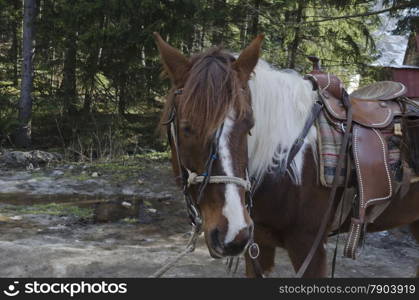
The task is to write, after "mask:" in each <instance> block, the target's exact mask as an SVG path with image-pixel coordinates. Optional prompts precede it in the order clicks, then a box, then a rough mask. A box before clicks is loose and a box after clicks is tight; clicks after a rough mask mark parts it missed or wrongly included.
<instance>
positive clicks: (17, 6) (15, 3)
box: [10, 1, 21, 88]
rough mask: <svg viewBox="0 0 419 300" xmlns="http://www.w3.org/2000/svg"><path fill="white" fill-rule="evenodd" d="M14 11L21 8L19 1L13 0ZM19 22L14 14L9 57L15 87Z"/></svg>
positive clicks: (17, 66)
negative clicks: (11, 63)
mask: <svg viewBox="0 0 419 300" xmlns="http://www.w3.org/2000/svg"><path fill="white" fill-rule="evenodd" d="M13 8H14V11H15V12H17V11H19V10H20V9H21V3H20V1H13ZM20 25H21V23H20V22H19V21H18V18H17V17H16V16H14V18H13V22H12V27H13V29H12V30H13V33H12V47H11V49H10V55H11V59H12V61H13V70H12V72H13V85H14V86H15V87H16V88H17V87H18V84H19V82H18V81H19V71H18V69H19V28H20Z"/></svg>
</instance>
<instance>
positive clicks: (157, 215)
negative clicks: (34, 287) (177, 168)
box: [0, 161, 419, 277]
mask: <svg viewBox="0 0 419 300" xmlns="http://www.w3.org/2000/svg"><path fill="white" fill-rule="evenodd" d="M105 169H106V168H104V169H100V168H99V167H98V166H87V167H86V166H76V167H75V168H71V167H69V166H66V167H62V166H61V167H54V168H52V169H48V170H38V171H30V172H29V171H27V170H21V171H16V170H0V187H3V188H1V189H0V253H1V260H0V276H1V277H148V276H150V275H151V274H152V273H153V272H154V271H156V270H157V269H158V268H159V267H160V266H161V265H162V264H163V263H164V262H165V261H166V259H168V258H170V257H173V256H175V255H176V254H177V253H179V252H181V251H182V250H183V249H184V246H185V243H186V241H187V239H188V236H189V234H188V230H189V225H188V224H187V219H186V215H185V210H184V204H183V202H182V199H181V197H180V194H179V192H178V191H177V189H176V187H175V186H174V184H173V179H172V177H171V173H170V168H169V166H168V164H167V162H163V163H162V162H154V161H147V162H146V163H145V164H143V165H142V166H141V168H138V169H134V170H131V171H132V172H133V173H132V174H134V175H132V176H129V177H127V178H125V177H124V178H119V179H120V180H119V181H118V180H117V181H112V180H111V179H112V178H111V177H112V176H115V174H125V173H124V172H125V171H126V170H125V169H123V168H121V169H118V170H115V168H112V170H111V171H109V170H108V171H106V170H105ZM108 169H109V168H108ZM81 170H87V171H86V174H87V175H88V176H90V177H92V178H88V179H86V178H76V177H75V175H74V174H77V172H82V171H81ZM54 172H55V173H54ZM95 172H98V173H101V174H100V176H99V177H98V178H97V176H91V175H94V173H95ZM53 174H55V175H53ZM56 174H59V176H56ZM68 174H71V176H70V177H69V176H67V175H68ZM4 187H7V188H4ZM54 187H55V189H56V190H58V191H59V193H58V194H54V189H53V188H54ZM95 187H96V188H95ZM101 189H102V190H104V191H105V192H106V197H105V196H104V193H95V191H96V190H101ZM105 200H106V201H105ZM109 201H110V202H109ZM51 202H58V203H66V202H67V204H68V203H70V204H71V205H73V204H74V203H77V202H80V203H81V202H84V203H87V207H88V209H90V210H89V211H90V212H93V214H94V216H90V215H89V216H85V215H83V214H81V213H80V212H78V211H76V212H74V213H73V212H71V213H68V212H67V210H64V211H63V212H60V211H58V212H56V211H54V213H51V211H48V210H46V211H43V210H42V209H41V208H40V207H38V208H37V209H27V208H28V207H29V208H31V207H32V208H33V207H36V206H33V205H34V204H35V205H36V204H38V203H44V204H45V203H51ZM102 202H106V203H112V205H111V206H110V207H105V208H103V207H102V206H101V203H102ZM92 203H93V204H92ZM98 203H99V204H98ZM120 204H121V205H122V206H118V205H120ZM79 206H80V207H83V205H79ZM23 207H24V208H25V209H23ZM85 207H86V205H85ZM115 207H119V209H120V210H122V212H119V213H118V214H120V218H119V219H118V215H116V216H115V215H112V213H109V211H112V212H113V213H114V212H115ZM121 207H125V208H121ZM124 209H127V212H124ZM129 210H131V211H132V210H134V211H137V210H139V211H140V212H139V213H138V214H132V213H130V212H129ZM66 212H67V213H66ZM99 213H100V214H101V217H100V218H99V221H101V222H98V216H97V215H98V214H99ZM106 218H109V220H106ZM103 221H107V222H103ZM344 240H345V236H342V237H341V241H344ZM341 248H342V245H340V249H339V252H338V253H339V254H338V259H337V266H336V277H413V276H414V274H415V273H416V266H417V264H419V246H418V245H417V244H416V242H415V241H414V240H413V238H412V237H411V236H410V234H409V233H408V231H407V230H406V229H395V230H392V231H385V232H380V233H374V234H368V236H367V238H366V243H365V246H364V249H363V252H362V255H361V256H360V257H359V258H358V259H357V260H356V261H353V260H350V259H345V258H343V257H342V256H341V253H342V249H341ZM333 249H334V240H330V242H329V245H328V251H329V259H331V257H332V252H333ZM276 262H277V263H276V267H275V271H274V272H273V273H272V274H271V276H272V277H292V276H293V275H294V272H293V270H292V267H291V265H290V262H289V259H288V257H287V254H286V252H285V251H283V250H281V249H278V252H277V257H276ZM243 265H244V262H243V260H242V261H241V263H240V266H239V270H238V272H237V274H236V275H235V276H236V277H242V276H244V267H243ZM165 276H166V277H230V276H232V275H229V274H227V273H226V268H225V260H216V259H212V258H211V257H210V256H209V254H208V250H207V248H206V245H205V244H204V242H203V239H202V238H201V239H200V240H199V243H198V247H197V249H196V251H195V252H194V253H192V254H190V255H188V256H186V257H185V258H183V259H182V260H181V261H180V262H179V263H178V264H177V265H176V266H175V267H174V268H173V269H171V270H170V271H169V272H167V273H166V275H165Z"/></svg>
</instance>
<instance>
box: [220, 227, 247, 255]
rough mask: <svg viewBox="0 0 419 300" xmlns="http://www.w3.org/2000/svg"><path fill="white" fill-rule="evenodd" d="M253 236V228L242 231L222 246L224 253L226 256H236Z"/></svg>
mask: <svg viewBox="0 0 419 300" xmlns="http://www.w3.org/2000/svg"><path fill="white" fill-rule="evenodd" d="M252 234H253V226H248V227H246V228H244V229H242V230H241V231H240V232H239V233H238V234H237V235H236V237H235V238H234V240H232V241H231V242H229V243H227V244H225V245H224V252H225V254H227V255H238V254H240V253H241V252H242V251H243V250H244V249H245V248H246V245H247V244H248V243H249V241H250V239H251V237H252Z"/></svg>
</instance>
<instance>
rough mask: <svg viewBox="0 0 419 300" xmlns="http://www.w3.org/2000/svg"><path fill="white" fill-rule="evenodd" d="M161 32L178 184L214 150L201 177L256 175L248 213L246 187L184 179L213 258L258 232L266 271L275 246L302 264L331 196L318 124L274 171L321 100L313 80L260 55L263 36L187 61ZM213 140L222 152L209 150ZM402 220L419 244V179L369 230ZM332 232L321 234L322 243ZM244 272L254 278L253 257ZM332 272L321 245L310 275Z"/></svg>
mask: <svg viewBox="0 0 419 300" xmlns="http://www.w3.org/2000/svg"><path fill="white" fill-rule="evenodd" d="M155 37H156V43H157V46H158V49H159V51H160V55H161V59H162V63H163V65H164V68H165V71H166V72H167V74H168V75H169V77H170V79H171V81H172V89H171V91H170V94H169V96H168V99H167V101H166V105H165V110H164V113H163V117H162V120H163V121H167V120H168V119H172V121H173V123H174V124H175V126H174V128H175V129H176V132H174V133H173V134H175V141H174V142H175V143H173V136H172V143H171V150H172V164H173V169H174V172H175V174H176V176H177V179H178V183H179V184H182V177H185V176H186V177H188V176H190V175H191V174H205V173H206V172H207V171H208V167H207V166H208V157H212V158H210V160H212V162H211V163H212V167H211V169H210V173H211V174H205V175H211V176H220V177H225V178H227V177H228V178H241V179H242V180H243V181H246V180H247V178H248V175H249V176H250V177H252V178H254V179H255V183H256V191H255V193H254V197H253V202H254V206H253V208H252V211H251V216H250V215H249V213H248V211H247V209H246V189H245V185H241V184H237V183H235V182H234V181H223V182H221V183H217V184H215V183H214V184H213V183H211V182H209V183H208V184H206V185H205V186H204V190H200V187H201V186H199V185H186V184H185V183H184V185H185V189H186V190H187V191H188V194H189V195H191V198H192V201H194V203H195V205H196V204H197V203H196V201H198V200H199V206H198V209H199V212H200V215H202V220H203V224H202V227H203V231H204V234H205V240H206V243H207V246H208V249H209V252H210V254H211V255H212V256H213V257H216V258H221V257H225V256H234V255H239V254H241V253H243V251H244V250H245V249H246V247H247V246H248V244H249V243H250V242H251V241H252V238H253V239H254V241H255V242H256V243H257V244H258V245H259V247H260V255H259V257H258V261H259V264H260V266H261V268H262V270H263V273H264V274H267V273H269V271H271V270H272V268H273V266H274V256H275V248H276V247H284V248H285V249H286V250H287V251H288V254H289V256H290V259H291V262H292V264H293V266H294V269H295V270H298V269H299V268H300V266H301V264H302V263H303V261H304V259H305V258H306V256H307V254H308V252H309V250H310V248H311V246H312V244H313V241H314V240H315V236H316V234H317V232H318V231H319V227H320V223H321V220H322V217H323V216H324V214H325V211H326V209H327V202H328V196H329V193H330V189H327V188H325V187H322V186H321V185H319V183H318V179H317V178H318V170H317V159H316V157H317V152H316V149H317V131H316V129H315V128H314V126H313V128H311V129H310V131H309V133H308V135H307V137H306V138H305V141H304V145H303V147H302V148H301V150H300V151H299V153H298V154H297V155H296V157H295V158H294V162H293V164H292V165H291V166H292V167H291V170H290V172H287V173H286V174H285V175H283V176H280V175H279V174H278V172H277V170H278V169H280V168H281V166H283V164H284V163H285V162H286V161H287V158H288V155H289V151H290V148H291V146H292V145H293V143H294V142H295V140H296V139H297V138H298V136H299V134H300V133H301V131H302V130H303V127H304V124H305V121H306V119H307V118H308V117H309V115H310V113H311V107H312V105H313V103H314V102H315V100H316V97H317V94H316V93H314V92H313V91H312V85H311V83H310V82H309V81H307V80H304V79H303V78H302V77H301V76H300V75H298V74H297V73H295V72H285V71H278V70H275V69H273V68H271V67H270V66H269V65H268V64H267V63H266V62H264V61H262V60H259V54H260V48H261V43H262V40H263V35H259V36H258V37H256V38H255V39H254V40H253V42H252V43H251V44H250V45H249V46H248V47H247V48H246V49H244V50H243V51H242V53H241V54H240V55H239V56H238V58H236V57H235V56H234V55H232V54H230V53H227V52H225V51H223V50H221V49H219V48H213V49H210V50H208V51H207V52H204V53H201V54H197V55H195V56H192V57H191V58H186V57H185V56H184V55H182V54H181V53H180V52H179V51H178V50H176V49H175V48H173V47H172V46H170V45H169V44H167V43H166V42H165V41H164V40H163V39H162V38H161V37H160V35H158V34H155ZM173 114H175V118H173V116H172V115H173ZM250 133H251V134H250ZM214 140H216V141H217V143H216V145H217V147H216V148H217V149H216V153H214V152H213V150H211V149H213V146H214ZM214 154H215V155H214ZM185 170H186V171H187V172H185ZM184 173H186V175H185V174H184ZM183 179H184V180H186V181H187V180H188V178H183ZM198 198H199V199H198ZM335 209H336V207H335V208H334V210H335ZM332 216H333V213H332ZM330 221H332V220H330ZM404 224H410V228H411V231H412V233H413V235H414V237H415V238H416V239H417V240H418V241H419V184H418V183H416V184H412V185H411V186H410V190H409V192H408V193H407V195H406V196H405V197H404V198H402V199H400V198H395V199H392V202H391V204H390V205H389V206H388V207H387V208H386V210H385V211H384V212H383V213H382V214H381V215H380V216H379V217H378V218H377V219H376V221H375V222H374V223H373V224H370V225H369V227H368V230H369V231H381V230H386V229H390V228H393V227H396V226H400V225H404ZM328 233H329V232H328V231H326V232H325V233H324V236H323V242H324V243H325V242H326V240H327V236H328ZM252 236H253V237H252ZM246 273H247V276H249V277H252V276H255V273H254V270H253V267H252V264H251V263H250V258H249V257H248V256H247V257H246ZM326 275H327V266H326V250H325V248H324V247H323V246H321V247H318V249H317V250H316V252H315V254H314V256H313V259H312V260H311V262H310V264H309V266H308V268H307V270H306V272H305V273H304V276H305V277H322V276H326Z"/></svg>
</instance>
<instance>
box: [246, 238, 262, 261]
mask: <svg viewBox="0 0 419 300" xmlns="http://www.w3.org/2000/svg"><path fill="white" fill-rule="evenodd" d="M254 251H256V254H253V252H254ZM248 252H249V257H250V258H251V259H256V258H258V257H259V254H260V249H259V245H258V244H256V243H255V242H253V243H252V244H250V245H249V248H248Z"/></svg>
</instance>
